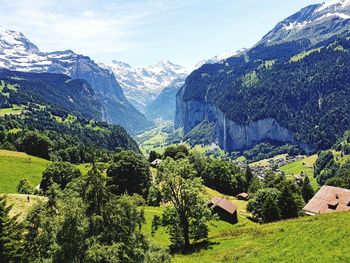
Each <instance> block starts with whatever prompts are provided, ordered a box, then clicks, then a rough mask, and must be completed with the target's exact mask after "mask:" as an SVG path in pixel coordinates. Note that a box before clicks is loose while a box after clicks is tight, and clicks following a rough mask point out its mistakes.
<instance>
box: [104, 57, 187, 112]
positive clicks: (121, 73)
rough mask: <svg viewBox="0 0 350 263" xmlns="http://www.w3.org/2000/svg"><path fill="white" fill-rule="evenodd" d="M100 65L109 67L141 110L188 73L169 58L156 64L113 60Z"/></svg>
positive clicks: (126, 94) (130, 98)
mask: <svg viewBox="0 0 350 263" xmlns="http://www.w3.org/2000/svg"><path fill="white" fill-rule="evenodd" d="M100 65H101V66H102V67H104V68H107V69H109V70H110V71H111V72H112V73H113V74H114V75H115V77H116V78H117V80H118V82H119V83H120V85H121V86H122V88H123V90H124V93H125V96H126V97H127V98H128V99H129V100H130V101H132V102H133V103H134V105H135V106H136V107H137V108H138V109H140V110H141V111H143V112H144V111H145V108H146V106H147V105H148V104H149V103H150V102H151V101H153V100H154V99H155V98H156V97H157V96H158V95H159V93H160V92H161V91H162V90H163V89H164V88H165V87H167V86H168V85H170V83H171V82H172V81H173V80H175V79H178V78H185V77H186V76H187V75H188V73H189V72H188V71H187V70H186V68H184V67H182V66H180V65H177V64H174V63H172V62H170V61H169V60H165V61H159V62H158V63H156V64H155V65H150V66H147V67H142V68H134V67H132V66H130V65H129V64H127V63H124V62H120V61H117V60H112V62H111V63H108V64H103V63H100Z"/></svg>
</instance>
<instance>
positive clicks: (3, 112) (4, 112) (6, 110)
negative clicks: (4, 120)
mask: <svg viewBox="0 0 350 263" xmlns="http://www.w3.org/2000/svg"><path fill="white" fill-rule="evenodd" d="M23 109H24V107H23V106H18V105H14V106H13V107H11V108H3V109H0V116H5V115H9V114H12V115H20V114H22V112H23Z"/></svg>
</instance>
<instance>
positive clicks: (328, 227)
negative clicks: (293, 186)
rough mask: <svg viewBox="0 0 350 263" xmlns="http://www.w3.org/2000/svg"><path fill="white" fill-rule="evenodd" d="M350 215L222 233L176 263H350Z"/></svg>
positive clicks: (313, 218) (310, 218)
mask: <svg viewBox="0 0 350 263" xmlns="http://www.w3.org/2000/svg"><path fill="white" fill-rule="evenodd" d="M349 231H350V213H336V214H326V215H318V216H314V217H303V218H299V219H294V220H287V221H281V222H277V223H273V224H267V225H256V226H253V227H242V228H237V229H233V230H228V231H222V232H221V233H218V234H217V235H215V236H212V237H211V238H210V244H209V246H208V247H206V248H205V249H203V250H200V251H198V252H196V253H193V254H189V255H175V256H174V258H173V262H179V263H180V262H186V263H191V262H193V263H194V262H201V263H206V262H208V263H209V262H256V263H260V262H288V263H290V262H298V263H299V262H332V263H334V262H350V254H349V253H348V244H350V235H349Z"/></svg>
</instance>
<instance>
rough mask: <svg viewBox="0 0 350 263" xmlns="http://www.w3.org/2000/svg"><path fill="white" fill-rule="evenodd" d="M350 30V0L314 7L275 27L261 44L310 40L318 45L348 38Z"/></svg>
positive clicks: (301, 11)
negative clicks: (337, 38)
mask: <svg viewBox="0 0 350 263" xmlns="http://www.w3.org/2000/svg"><path fill="white" fill-rule="evenodd" d="M349 27H350V0H330V1H327V2H324V3H323V4H317V5H311V6H308V7H305V8H303V9H301V10H300V11H299V12H297V13H295V14H294V15H292V16H290V17H288V18H286V19H284V20H283V21H281V22H280V23H278V24H277V25H276V27H275V28H274V29H273V30H271V31H270V32H269V33H268V34H267V35H265V36H264V38H263V39H262V40H261V41H260V42H259V44H263V45H274V44H280V43H285V42H288V41H299V40H305V39H306V40H307V41H309V42H310V44H314V43H318V42H321V41H323V40H326V39H328V38H331V37H333V36H334V32H336V34H337V35H338V36H339V37H340V36H342V35H346V34H347V33H348V31H349Z"/></svg>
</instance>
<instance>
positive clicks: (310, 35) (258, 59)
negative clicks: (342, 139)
mask: <svg viewBox="0 0 350 263" xmlns="http://www.w3.org/2000/svg"><path fill="white" fill-rule="evenodd" d="M348 16H349V17H350V10H349V1H345V0H343V1H337V2H334V1H332V2H331V3H327V4H320V5H313V6H309V7H307V8H304V9H303V10H301V11H300V12H298V13H297V14H295V15H293V16H291V17H290V18H287V19H286V20H284V21H282V22H280V23H279V24H278V25H277V26H276V28H275V29H273V30H272V31H271V32H269V33H268V34H267V35H266V36H265V37H264V38H263V39H262V40H261V41H260V42H259V43H258V44H257V45H256V46H255V47H253V48H252V49H250V50H247V51H246V52H244V53H243V54H238V55H236V56H233V57H231V58H229V59H226V60H224V61H221V62H220V63H216V64H212V65H209V64H206V65H203V66H202V67H201V68H199V69H198V70H196V71H194V72H193V73H192V74H191V75H190V76H189V77H188V78H187V79H186V82H185V84H184V86H183V87H182V88H181V90H180V91H179V93H178V94H177V105H176V118H175V125H176V128H179V127H183V128H184V132H185V134H187V133H189V132H190V131H191V130H193V129H194V128H195V127H196V126H198V125H201V124H202V123H208V122H209V123H213V124H214V130H215V132H214V138H213V142H215V143H218V144H219V145H220V146H221V147H222V148H223V149H226V150H229V151H232V150H242V149H247V148H251V147H252V146H254V145H255V144H257V143H259V142H262V141H278V142H285V143H293V144H297V145H299V146H300V147H301V148H303V149H304V150H305V151H315V150H318V149H321V148H326V147H330V146H331V145H332V143H334V141H335V140H336V139H337V136H341V134H342V132H344V130H345V129H347V128H349V125H348V123H347V121H345V120H344V121H341V123H342V125H340V124H339V125H338V124H335V123H334V120H335V119H337V120H343V117H344V115H346V116H347V115H348V109H349V106H350V102H349V101H347V100H346V99H345V98H343V97H342V95H341V94H346V92H347V91H346V90H347V89H348V88H349V87H348V85H347V83H348V74H349V73H348V71H349V68H350V64H349V63H350V59H349V56H348V54H349V53H348V52H349V51H348V50H349V47H348V44H349V43H348V40H346V37H347V36H348V34H349V33H348V32H349V29H350V18H349V17H348ZM305 21H307V25H306V22H305ZM298 23H302V24H305V26H300V24H298ZM336 39H342V40H339V41H335V40H336ZM322 47H323V48H322ZM330 68H332V70H331V71H330V70H329V69H330ZM340 112H342V113H340Z"/></svg>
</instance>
